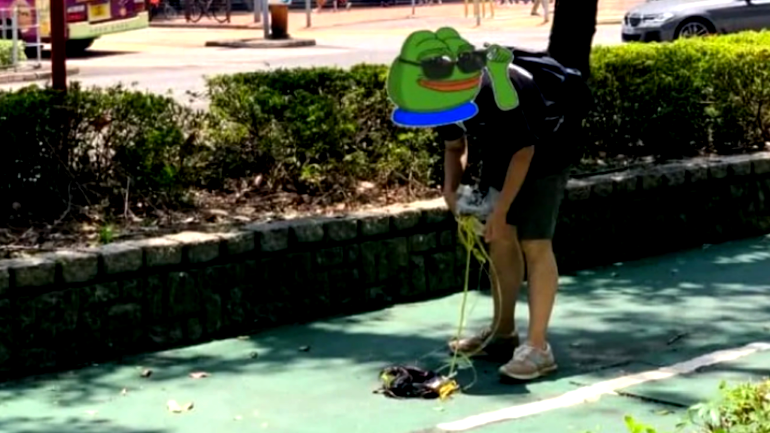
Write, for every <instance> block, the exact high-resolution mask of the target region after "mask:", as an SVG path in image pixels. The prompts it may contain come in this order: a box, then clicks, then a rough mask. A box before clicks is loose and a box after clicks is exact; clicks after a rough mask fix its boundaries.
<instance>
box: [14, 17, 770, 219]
mask: <svg viewBox="0 0 770 433" xmlns="http://www.w3.org/2000/svg"><path fill="white" fill-rule="evenodd" d="M768 60H770V32H763V33H744V34H736V35H730V36H726V37H716V38H707V39H689V40H681V41H677V42H675V43H671V44H627V45H622V46H612V47H597V48H596V49H595V50H594V53H593V58H592V67H593V75H592V78H591V80H590V86H591V88H592V90H593V94H594V97H595V102H596V103H595V106H594V107H593V109H592V111H591V112H590V113H589V115H588V117H587V119H586V121H585V130H586V132H587V136H588V140H587V141H585V142H582V143H581V142H577V141H576V142H574V143H567V145H572V146H580V147H581V149H580V150H581V152H582V155H583V157H584V159H586V160H595V159H606V158H612V157H615V156H621V155H625V156H629V157H645V156H657V157H662V158H680V157H687V156H692V155H698V154H702V153H722V154H724V153H734V152H744V151H752V150H757V149H760V148H763V147H764V146H765V143H766V142H770V116H769V115H768V111H767V108H766V107H768V106H770V61H768ZM386 75H387V67H386V66H382V65H357V66H355V67H353V68H351V69H350V70H343V69H338V68H326V67H323V68H310V69H279V70H275V71H269V72H252V73H244V74H237V75H230V76H219V77H214V78H211V79H209V80H208V81H207V96H208V98H209V100H210V112H209V113H199V112H194V111H192V110H190V109H188V108H184V107H183V106H181V105H180V104H179V103H177V102H175V101H174V100H173V99H171V98H169V97H165V96H160V95H151V94H146V93H141V92H135V91H130V90H127V89H124V88H121V87H114V88H109V89H81V88H79V87H77V86H74V87H72V88H71V89H70V91H69V92H68V93H67V94H66V95H60V94H58V93H56V92H54V91H53V90H50V89H40V88H37V87H29V88H25V89H22V90H19V91H15V92H0V134H2V145H3V146H4V149H5V151H6V154H5V156H6V157H5V158H3V160H2V161H0V180H2V182H1V183H0V203H1V204H2V206H5V209H13V212H4V213H0V215H2V216H0V220H1V219H6V218H16V217H20V216H24V217H36V218H45V219H47V220H51V219H54V218H57V217H58V216H59V215H61V213H62V212H63V211H64V210H65V209H68V208H70V207H71V206H72V205H75V206H91V207H107V208H109V209H111V211H113V212H114V213H123V211H124V207H125V204H126V196H128V202H129V203H128V204H129V205H134V204H136V205H138V204H142V206H143V209H147V208H148V207H150V208H151V207H157V206H171V205H177V204H184V203H185V198H186V197H187V194H186V192H188V191H190V189H191V188H210V189H223V188H226V187H227V186H228V185H229V184H230V181H231V180H242V179H244V178H253V177H255V176H257V175H261V176H262V178H263V180H264V181H265V182H263V185H264V187H266V188H268V189H270V190H273V191H275V190H280V189H283V190H290V191H297V192H300V193H306V194H324V195H327V196H331V197H335V198H341V197H344V196H346V195H348V192H349V191H351V189H352V188H354V187H355V186H356V185H357V183H359V182H362V181H369V182H373V183H375V184H378V185H380V186H392V185H404V184H409V183H415V184H419V185H423V186H428V185H435V184H436V183H438V182H440V181H441V175H442V167H441V162H442V156H443V152H442V145H441V144H440V143H438V142H437V140H436V136H435V134H434V133H433V132H432V131H430V130H424V129H404V128H399V127H396V126H395V125H394V124H393V123H392V122H391V120H390V115H391V110H392V109H393V106H392V104H391V103H390V101H389V99H388V96H387V91H386V86H385V81H386V78H387V77H386ZM512 132H513V131H512ZM501 145H504V144H501ZM474 170H475V168H474ZM474 170H472V171H471V174H473V172H474Z"/></svg>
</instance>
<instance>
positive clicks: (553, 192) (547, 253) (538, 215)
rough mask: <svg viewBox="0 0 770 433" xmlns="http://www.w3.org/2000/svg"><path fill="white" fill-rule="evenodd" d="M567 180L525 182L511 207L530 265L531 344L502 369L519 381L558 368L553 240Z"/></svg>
mask: <svg viewBox="0 0 770 433" xmlns="http://www.w3.org/2000/svg"><path fill="white" fill-rule="evenodd" d="M567 180H568V175H567V173H566V172H564V173H560V174H558V175H553V176H548V177H545V178H541V179H534V180H529V181H525V185H524V186H522V190H521V192H520V193H519V197H517V198H516V199H515V200H514V203H513V204H512V205H511V212H512V215H511V219H512V220H513V222H512V223H514V224H516V226H517V227H518V230H519V232H518V233H519V240H520V242H521V248H522V252H523V254H524V261H525V263H526V265H527V290H528V294H529V311H530V314H529V337H528V340H527V342H526V343H525V344H523V345H521V346H519V347H518V348H517V349H516V351H515V352H514V354H513V359H511V361H510V362H508V363H507V364H505V365H504V366H502V367H501V368H500V373H501V374H503V375H505V376H508V377H512V378H515V379H519V380H529V379H535V378H538V377H540V376H542V375H544V374H547V373H550V372H551V371H554V370H556V368H557V367H556V362H555V360H554V357H553V353H552V351H551V346H550V344H548V340H547V337H546V335H547V329H548V324H549V322H550V318H551V311H552V310H553V305H554V301H555V298H556V292H557V288H558V281H559V275H558V269H557V266H556V259H555V257H554V254H553V248H552V246H551V245H552V243H551V240H552V239H553V234H554V231H555V228H556V220H557V218H558V213H559V207H560V205H561V201H562V198H563V197H564V191H565V189H566V185H567Z"/></svg>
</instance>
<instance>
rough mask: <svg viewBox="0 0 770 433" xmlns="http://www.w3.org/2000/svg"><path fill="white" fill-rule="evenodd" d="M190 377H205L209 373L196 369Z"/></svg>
mask: <svg viewBox="0 0 770 433" xmlns="http://www.w3.org/2000/svg"><path fill="white" fill-rule="evenodd" d="M190 377H192V378H193V379H203V378H204V377H209V374H208V373H206V372H205V371H196V372H193V373H190Z"/></svg>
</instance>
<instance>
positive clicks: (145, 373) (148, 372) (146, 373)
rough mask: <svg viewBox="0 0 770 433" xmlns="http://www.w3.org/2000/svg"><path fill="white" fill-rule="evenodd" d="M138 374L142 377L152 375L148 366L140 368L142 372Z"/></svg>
mask: <svg viewBox="0 0 770 433" xmlns="http://www.w3.org/2000/svg"><path fill="white" fill-rule="evenodd" d="M139 375H140V376H142V377H150V376H152V370H150V369H149V368H145V369H144V370H142V372H141V373H140V374H139Z"/></svg>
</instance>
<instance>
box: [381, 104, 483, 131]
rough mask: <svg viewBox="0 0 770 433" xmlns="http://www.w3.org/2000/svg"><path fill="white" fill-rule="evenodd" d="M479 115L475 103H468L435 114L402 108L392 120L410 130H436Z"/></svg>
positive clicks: (394, 113) (398, 109)
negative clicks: (438, 127)
mask: <svg viewBox="0 0 770 433" xmlns="http://www.w3.org/2000/svg"><path fill="white" fill-rule="evenodd" d="M478 113H479V107H478V106H477V105H476V103H475V102H468V103H465V104H463V105H461V106H459V107H455V108H452V109H450V110H446V111H436V112H433V113H417V112H414V111H406V110H403V109H401V108H396V109H395V110H393V116H392V117H391V119H392V120H393V123H395V124H396V125H398V126H403V127H408V128H435V127H437V126H444V125H452V124H455V123H457V122H462V121H464V120H468V119H470V118H472V117H473V116H475V115H476V114H478Z"/></svg>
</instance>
